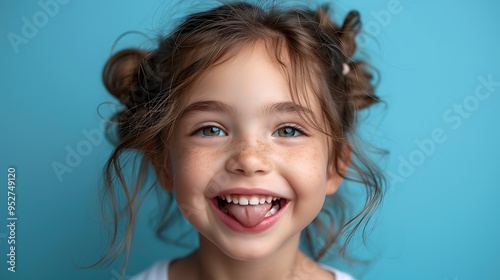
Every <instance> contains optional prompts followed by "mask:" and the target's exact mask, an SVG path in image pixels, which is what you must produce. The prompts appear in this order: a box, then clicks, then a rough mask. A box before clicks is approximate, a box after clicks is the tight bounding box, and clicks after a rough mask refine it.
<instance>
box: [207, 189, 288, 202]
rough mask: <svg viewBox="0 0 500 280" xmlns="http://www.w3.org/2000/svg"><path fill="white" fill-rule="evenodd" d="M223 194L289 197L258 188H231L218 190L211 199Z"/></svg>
mask: <svg viewBox="0 0 500 280" xmlns="http://www.w3.org/2000/svg"><path fill="white" fill-rule="evenodd" d="M224 195H261V196H273V197H279V198H284V199H286V200H287V201H289V200H290V199H289V198H287V197H284V196H283V195H282V194H279V193H275V192H272V191H269V190H266V189H259V188H250V189H246V188H233V189H228V190H224V191H221V192H219V193H218V194H217V195H215V196H212V197H211V199H214V198H217V197H218V196H224Z"/></svg>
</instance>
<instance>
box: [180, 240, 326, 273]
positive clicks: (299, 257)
mask: <svg viewBox="0 0 500 280" xmlns="http://www.w3.org/2000/svg"><path fill="white" fill-rule="evenodd" d="M299 239H300V235H297V236H296V237H294V238H292V239H290V240H288V241H287V243H286V244H283V246H281V247H280V249H279V250H278V251H276V252H274V253H273V254H272V255H270V256H266V257H265V258H263V259H259V260H252V261H241V260H236V259H233V258H231V257H229V256H227V255H226V254H225V253H224V252H222V251H220V249H219V248H218V247H217V246H215V245H214V244H213V243H212V242H211V241H209V240H207V239H206V238H204V237H203V236H201V235H200V248H199V249H198V250H197V251H195V252H194V253H193V254H191V255H190V256H189V257H188V258H189V259H191V262H192V263H194V264H196V265H195V266H193V267H197V268H198V271H197V275H198V277H196V278H198V279H207V280H226V279H227V280H229V279H239V280H255V279H262V280H271V279H273V280H274V279H289V278H292V276H294V275H298V274H304V273H306V274H309V272H312V271H311V269H312V270H314V269H315V268H316V267H317V266H316V265H315V264H314V262H312V261H311V260H309V259H308V258H307V257H306V256H305V255H304V254H303V253H302V252H301V251H300V250H299V249H298V247H299Z"/></svg>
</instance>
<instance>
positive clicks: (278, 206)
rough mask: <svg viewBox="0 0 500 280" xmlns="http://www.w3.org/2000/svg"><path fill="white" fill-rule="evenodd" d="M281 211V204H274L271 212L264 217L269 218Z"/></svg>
mask: <svg viewBox="0 0 500 280" xmlns="http://www.w3.org/2000/svg"><path fill="white" fill-rule="evenodd" d="M279 210H280V205H279V203H273V207H272V208H271V210H269V211H268V212H267V213H266V215H265V216H264V217H265V218H267V217H269V216H272V215H274V214H276V213H277V212H278V211H279Z"/></svg>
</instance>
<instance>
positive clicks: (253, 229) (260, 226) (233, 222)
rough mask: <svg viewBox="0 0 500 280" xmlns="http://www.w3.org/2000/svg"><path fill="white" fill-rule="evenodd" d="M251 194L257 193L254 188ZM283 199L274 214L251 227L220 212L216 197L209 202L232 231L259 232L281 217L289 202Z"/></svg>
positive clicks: (267, 193)
mask: <svg viewBox="0 0 500 280" xmlns="http://www.w3.org/2000/svg"><path fill="white" fill-rule="evenodd" d="M227 194H234V192H231V193H227ZM253 194H257V193H256V192H255V190H254V192H253ZM262 194H263V195H264V194H265V195H272V194H271V193H269V192H266V193H262ZM221 195H222V194H221ZM285 200H286V202H284V204H283V205H282V206H281V208H280V210H279V211H278V212H276V214H274V215H272V216H270V217H267V218H264V220H262V222H260V223H259V224H258V225H256V226H254V227H251V228H247V227H244V226H242V225H241V224H240V222H238V221H237V220H236V219H235V218H233V217H231V216H229V215H227V214H225V213H224V212H222V211H221V210H220V209H219V203H218V201H217V198H216V197H215V198H213V199H211V200H210V201H211V202H212V203H211V204H212V207H213V209H214V211H215V214H216V215H217V216H218V217H219V219H221V221H222V222H223V223H224V224H225V225H226V226H227V227H229V228H230V229H232V230H234V231H237V232H241V233H259V232H263V231H265V230H267V229H269V228H270V227H272V226H273V225H274V224H276V222H278V220H279V219H280V218H281V215H283V213H284V212H285V211H286V209H287V208H288V204H290V200H287V199H285Z"/></svg>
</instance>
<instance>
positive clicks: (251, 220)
mask: <svg viewBox="0 0 500 280" xmlns="http://www.w3.org/2000/svg"><path fill="white" fill-rule="evenodd" d="M272 206H273V205H272V203H264V204H259V205H245V206H243V205H239V204H233V203H229V204H228V205H227V206H226V209H227V212H228V214H229V215H231V216H233V218H235V219H236V220H238V222H240V224H241V225H243V226H244V227H247V228H251V227H254V226H256V225H258V224H260V222H262V220H264V218H265V216H266V213H267V212H268V211H269V210H271V207H272Z"/></svg>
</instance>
